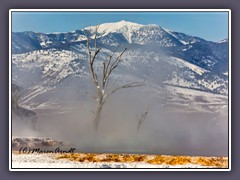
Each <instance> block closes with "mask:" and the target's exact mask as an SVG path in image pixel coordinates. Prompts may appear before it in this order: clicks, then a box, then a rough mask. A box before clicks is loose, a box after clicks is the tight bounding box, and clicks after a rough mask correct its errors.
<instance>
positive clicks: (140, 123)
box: [137, 105, 150, 133]
mask: <svg viewBox="0 0 240 180" xmlns="http://www.w3.org/2000/svg"><path fill="white" fill-rule="evenodd" d="M149 106H150V105H148V107H147V110H146V111H145V112H144V113H143V114H142V115H141V117H140V118H138V117H137V119H138V126H137V133H138V132H139V130H140V127H141V125H142V123H143V122H144V121H145V120H146V118H147V114H148V110H149Z"/></svg>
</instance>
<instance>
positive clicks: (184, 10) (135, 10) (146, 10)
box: [9, 9, 231, 171]
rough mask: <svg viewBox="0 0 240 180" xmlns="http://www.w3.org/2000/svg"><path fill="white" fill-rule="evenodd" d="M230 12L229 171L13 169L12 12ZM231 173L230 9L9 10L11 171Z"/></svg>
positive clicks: (229, 59)
mask: <svg viewBox="0 0 240 180" xmlns="http://www.w3.org/2000/svg"><path fill="white" fill-rule="evenodd" d="M31 11H32V12H33V11H35V12H44V11H48V12H50V11H51V12H90V11H91V12H154V11H155V12H204V11H205V12H228V41H229V57H228V62H229V71H228V87H229V88H228V127H229V129H228V142H229V144H228V147H229V148H228V153H229V154H228V155H229V157H228V162H229V164H228V169H220V168H219V169H211V168H210V169H201V168H199V169H198V168H196V169H185V168H184V169H181V168H179V169H174V168H172V169H170V168H169V169H137V168H136V169H100V168H99V169H98V168H96V169H75V168H72V169H66V168H61V169H53V168H49V169H42V168H39V169H28V168H24V169H16V168H12V152H11V150H12V141H11V140H10V137H11V138H12V131H11V126H12V111H11V110H12V107H11V81H12V46H11V45H12V43H11V42H12V39H11V33H12V12H31ZM63 170H64V171H231V10H230V9H10V10H9V171H63Z"/></svg>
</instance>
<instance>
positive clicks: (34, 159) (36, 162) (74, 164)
mask: <svg viewBox="0 0 240 180" xmlns="http://www.w3.org/2000/svg"><path fill="white" fill-rule="evenodd" d="M12 168H216V167H214V166H203V165H200V164H192V163H189V164H183V165H169V164H164V163H163V164H150V163H145V162H78V161H73V160H68V159H65V158H63V159H58V158H57V155H56V154H36V153H34V154H16V153H13V154H12Z"/></svg>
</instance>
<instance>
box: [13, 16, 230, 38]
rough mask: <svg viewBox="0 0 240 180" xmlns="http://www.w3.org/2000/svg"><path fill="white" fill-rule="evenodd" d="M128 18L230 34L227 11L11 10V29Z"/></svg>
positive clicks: (59, 28) (197, 32)
mask: <svg viewBox="0 0 240 180" xmlns="http://www.w3.org/2000/svg"><path fill="white" fill-rule="evenodd" d="M120 20H126V21H131V22H136V23H139V24H157V25H159V26H161V27H163V28H167V29H170V30H174V31H177V32H183V33H186V34H189V35H193V36H198V37H201V38H204V39H206V40H211V41H219V40H221V39H224V38H227V37H228V12H12V31H13V32H21V31H35V32H48V33H49V32H68V31H73V30H77V29H81V28H83V27H86V26H89V25H97V24H101V23H106V22H117V21H120Z"/></svg>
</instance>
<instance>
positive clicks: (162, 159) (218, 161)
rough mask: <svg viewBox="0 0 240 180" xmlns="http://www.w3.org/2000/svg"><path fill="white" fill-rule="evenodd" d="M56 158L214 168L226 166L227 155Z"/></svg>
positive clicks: (133, 155)
mask: <svg viewBox="0 0 240 180" xmlns="http://www.w3.org/2000/svg"><path fill="white" fill-rule="evenodd" d="M57 159H68V160H71V161H78V162H122V163H126V162H127V163H131V162H142V163H150V164H156V165H160V164H167V165H185V164H198V165H202V166H212V167H216V168H228V158H227V157H204V156H170V155H145V154H94V153H65V154H60V155H57Z"/></svg>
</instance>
